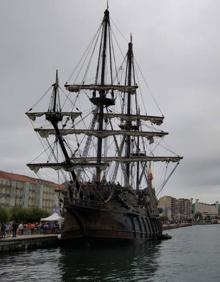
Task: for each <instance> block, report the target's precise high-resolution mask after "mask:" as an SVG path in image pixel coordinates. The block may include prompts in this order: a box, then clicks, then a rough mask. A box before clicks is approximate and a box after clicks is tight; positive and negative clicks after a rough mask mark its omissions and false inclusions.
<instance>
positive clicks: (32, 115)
mask: <svg viewBox="0 0 220 282" xmlns="http://www.w3.org/2000/svg"><path fill="white" fill-rule="evenodd" d="M56 114H59V115H60V116H61V117H64V116H67V117H70V118H71V119H72V120H74V119H76V118H77V117H79V116H80V115H81V114H82V113H81V112H27V113H26V115H27V116H28V117H29V118H30V119H31V120H33V121H35V120H36V118H37V117H42V116H44V115H46V116H54V115H56Z"/></svg>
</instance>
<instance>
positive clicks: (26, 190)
mask: <svg viewBox="0 0 220 282" xmlns="http://www.w3.org/2000/svg"><path fill="white" fill-rule="evenodd" d="M59 189H63V186H62V185H58V184H56V183H53V182H50V181H45V180H42V179H37V178H32V177H29V176H24V175H20V174H15V173H9V172H5V171H0V207H22V208H35V207H36V208H42V209H45V210H48V211H52V210H53V208H54V206H55V205H57V203H58V198H57V193H56V191H55V190H59Z"/></svg>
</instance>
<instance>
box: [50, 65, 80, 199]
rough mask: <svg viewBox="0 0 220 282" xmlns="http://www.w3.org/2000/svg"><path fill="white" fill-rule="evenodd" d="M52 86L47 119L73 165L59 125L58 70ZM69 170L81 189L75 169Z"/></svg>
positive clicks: (65, 155) (67, 164) (68, 160)
mask: <svg viewBox="0 0 220 282" xmlns="http://www.w3.org/2000/svg"><path fill="white" fill-rule="evenodd" d="M52 86H53V90H52V95H51V101H50V105H49V108H48V113H46V119H47V120H48V121H49V122H50V123H51V124H52V126H53V128H54V131H55V135H56V138H57V140H58V142H59V145H60V148H61V150H62V153H63V155H64V158H65V164H66V167H71V159H70V157H69V155H68V152H67V149H66V147H65V145H64V139H63V136H62V135H61V133H60V129H59V127H58V123H59V122H61V121H62V115H61V105H60V99H59V80H58V70H56V80H55V83H54V84H53V85H52ZM69 172H70V174H71V177H72V180H73V181H74V183H75V185H76V188H77V190H79V187H80V185H79V182H78V180H77V177H76V174H75V172H74V170H73V169H70V171H69ZM70 193H71V192H70ZM71 198H72V197H71Z"/></svg>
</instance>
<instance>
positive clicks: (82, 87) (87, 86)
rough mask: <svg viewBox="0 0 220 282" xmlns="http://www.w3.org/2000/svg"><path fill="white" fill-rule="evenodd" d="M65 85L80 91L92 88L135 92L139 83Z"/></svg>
mask: <svg viewBox="0 0 220 282" xmlns="http://www.w3.org/2000/svg"><path fill="white" fill-rule="evenodd" d="M65 87H66V89H67V90H68V91H70V92H79V91H80V90H92V91H107V92H108V91H110V90H112V91H114V90H117V91H120V92H129V93H130V94H134V93H135V91H136V89H137V88H138V86H137V85H133V86H127V85H98V84H65Z"/></svg>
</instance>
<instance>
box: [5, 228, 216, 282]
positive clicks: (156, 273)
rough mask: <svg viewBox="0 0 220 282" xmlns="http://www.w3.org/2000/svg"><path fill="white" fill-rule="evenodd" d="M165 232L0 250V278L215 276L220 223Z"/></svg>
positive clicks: (174, 278)
mask: <svg viewBox="0 0 220 282" xmlns="http://www.w3.org/2000/svg"><path fill="white" fill-rule="evenodd" d="M167 232H168V233H169V234H170V235H172V236H173V238H172V239H171V240H167V241H163V242H160V243H156V242H148V243H145V244H138V245H135V246H129V247H128V246H127V247H126V246H121V247H120V246H118V247H110V248H107V247H105V248H61V247H58V248H50V249H39V250H35V251H30V252H20V253H13V254H4V255H0V281H2V282H8V281H16V282H21V281H22V282H23V281H24V282H26V281H28V282H29V281H32V282H33V281H53V282H56V281H57V282H58V281H60V282H62V281H67V282H69V281H143V282H144V281H157V282H158V281H162V282H165V281H169V282H170V281H174V282H176V281H178V282H181V281H191V282H193V281H199V282H202V281H220V267H219V265H220V262H219V258H220V225H199V226H191V227H184V228H179V229H174V230H169V231H167Z"/></svg>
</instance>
